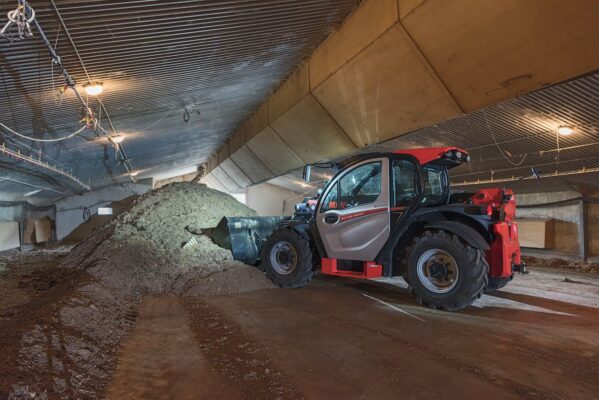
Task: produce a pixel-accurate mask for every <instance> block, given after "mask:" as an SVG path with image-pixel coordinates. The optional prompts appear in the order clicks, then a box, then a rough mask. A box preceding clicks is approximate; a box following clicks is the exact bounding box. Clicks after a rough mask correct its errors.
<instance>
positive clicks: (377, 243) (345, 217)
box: [316, 158, 389, 261]
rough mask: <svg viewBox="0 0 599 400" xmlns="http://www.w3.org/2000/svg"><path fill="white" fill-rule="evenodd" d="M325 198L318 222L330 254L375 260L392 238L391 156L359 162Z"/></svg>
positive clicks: (320, 207) (340, 178)
mask: <svg viewBox="0 0 599 400" xmlns="http://www.w3.org/2000/svg"><path fill="white" fill-rule="evenodd" d="M322 199H323V200H322V202H321V203H320V204H319V209H318V210H317V214H316V225H317V228H318V231H319V232H320V236H321V238H322V242H323V245H324V247H325V250H326V252H327V256H328V258H337V259H343V260H358V261H372V260H374V259H375V257H376V255H377V254H378V253H379V251H380V250H381V248H382V247H383V246H384V245H385V243H386V242H387V239H388V238H389V160H388V159H387V158H375V159H369V160H367V161H362V162H360V163H357V164H355V165H354V166H353V167H351V168H350V169H348V170H347V171H344V172H343V173H342V174H340V175H339V176H337V177H336V178H335V180H334V181H333V182H331V184H330V185H328V187H327V189H326V192H325V193H323V194H322Z"/></svg>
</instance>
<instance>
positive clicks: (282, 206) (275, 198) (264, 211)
mask: <svg viewBox="0 0 599 400" xmlns="http://www.w3.org/2000/svg"><path fill="white" fill-rule="evenodd" d="M298 196H299V197H298ZM302 200H303V197H302V196H301V195H298V193H295V192H292V191H290V190H285V189H283V188H280V187H278V186H274V185H269V184H268V183H263V184H261V185H256V186H249V187H248V188H247V189H246V205H247V206H248V207H250V208H253V209H254V210H256V211H257V212H258V214H259V215H261V216H275V215H291V214H293V212H294V207H295V204H296V203H299V202H300V201H302Z"/></svg>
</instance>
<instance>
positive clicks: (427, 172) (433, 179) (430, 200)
mask: <svg viewBox="0 0 599 400" xmlns="http://www.w3.org/2000/svg"><path fill="white" fill-rule="evenodd" d="M422 172H423V177H422V178H423V180H424V193H423V197H422V204H423V205H425V206H434V205H439V204H444V203H445V200H446V185H445V173H444V170H443V169H441V168H435V167H424V168H422Z"/></svg>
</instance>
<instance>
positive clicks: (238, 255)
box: [212, 217, 291, 265]
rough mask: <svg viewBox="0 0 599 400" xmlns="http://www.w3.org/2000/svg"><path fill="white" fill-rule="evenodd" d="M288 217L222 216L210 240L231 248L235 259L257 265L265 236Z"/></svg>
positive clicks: (288, 218)
mask: <svg viewBox="0 0 599 400" xmlns="http://www.w3.org/2000/svg"><path fill="white" fill-rule="evenodd" d="M290 219H291V218H290V217H224V218H223V219H221V220H220V222H219V223H218V225H217V227H216V228H214V230H213V231H212V241H213V242H214V243H216V244H217V245H219V246H220V247H223V248H225V249H228V250H231V253H233V258H234V259H235V260H238V261H241V262H244V263H246V264H250V265H258V264H259V262H260V252H261V250H262V245H263V243H264V242H265V241H266V238H267V237H268V236H270V235H271V234H272V233H273V232H274V230H275V229H276V228H277V224H278V223H279V222H281V221H286V220H290Z"/></svg>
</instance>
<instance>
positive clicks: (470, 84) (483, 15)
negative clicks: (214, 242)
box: [207, 0, 599, 191]
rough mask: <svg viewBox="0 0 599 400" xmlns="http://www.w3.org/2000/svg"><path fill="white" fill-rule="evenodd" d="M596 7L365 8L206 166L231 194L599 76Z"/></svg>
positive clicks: (459, 3)
mask: <svg viewBox="0 0 599 400" xmlns="http://www.w3.org/2000/svg"><path fill="white" fill-rule="evenodd" d="M597 20H599V7H597V3H596V0H577V1H562V0H528V1H522V0H502V1H494V0H479V1H473V0H452V1H447V0H426V1H424V0H365V1H364V2H363V3H362V4H361V5H360V7H359V8H358V9H357V10H356V11H355V12H354V13H353V14H352V15H351V16H350V17H349V18H348V19H347V20H346V21H345V23H344V24H343V25H342V26H341V27H340V29H339V30H338V31H336V32H334V33H333V34H331V35H330V36H329V38H328V39H327V40H325V41H324V42H323V43H322V44H321V45H320V46H319V47H318V48H317V49H316V50H315V51H314V53H313V54H312V55H311V57H310V58H309V59H308V60H307V61H306V62H305V64H304V65H302V66H300V67H298V69H297V70H296V71H295V72H294V73H293V74H291V75H290V76H289V77H288V79H287V80H286V81H285V82H284V83H283V84H282V85H281V87H280V88H279V89H278V90H277V91H276V92H275V93H273V95H272V96H271V97H270V98H269V99H268V100H267V101H266V102H265V103H264V104H262V106H260V107H259V108H258V110H256V112H255V113H254V114H253V115H251V116H250V117H249V118H248V119H247V120H246V121H245V122H244V123H243V124H242V125H241V126H240V127H239V129H238V130H237V131H236V132H235V133H234V135H233V136H232V137H231V138H230V139H228V140H227V141H226V142H225V143H224V144H223V146H222V147H221V148H220V149H219V151H218V152H217V153H216V154H214V155H213V156H212V157H211V159H210V160H209V162H208V165H207V171H208V172H209V177H210V178H209V179H212V180H214V181H215V182H217V183H215V185H221V186H222V187H223V188H225V189H226V190H228V191H236V190H240V189H241V188H243V187H246V186H248V185H250V184H256V183H261V182H264V181H265V180H266V179H268V178H270V177H273V176H278V175H281V174H284V173H285V172H287V171H290V170H293V169H295V168H297V167H299V166H301V165H302V164H304V163H307V162H312V161H315V160H321V159H325V158H330V157H334V156H339V155H343V154H346V153H350V152H353V151H355V150H356V149H359V148H362V147H364V146H367V145H371V144H375V143H379V142H381V141H384V140H387V139H391V138H394V137H398V136H401V135H402V134H405V133H408V132H411V131H414V130H416V129H419V128H423V127H426V126H430V125H432V124H435V123H438V122H441V121H444V120H447V119H450V118H453V117H457V116H459V115H462V114H464V113H468V112H471V111H474V110H477V109H480V108H481V107H484V106H487V105H490V104H494V103H497V102H499V101H501V100H505V99H508V98H512V97H514V96H517V95H521V94H524V93H527V92H530V91H533V90H535V89H539V88H541V87H545V86H547V85H550V84H553V83H558V82H561V81H564V80H567V79H570V78H573V77H576V76H579V75H582V74H585V73H588V72H590V71H594V70H596V69H597V68H599V52H597V51H596V50H595V48H596V38H597V37H599V24H597Z"/></svg>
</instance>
